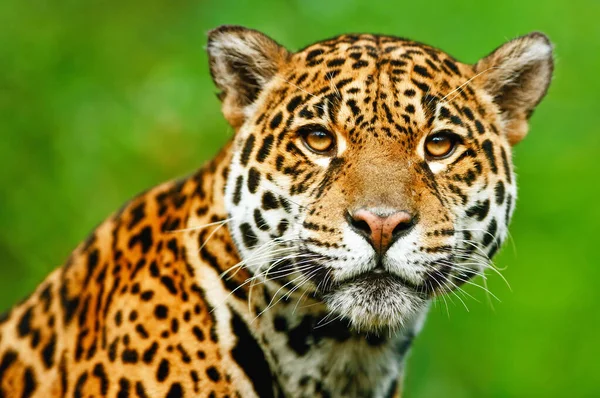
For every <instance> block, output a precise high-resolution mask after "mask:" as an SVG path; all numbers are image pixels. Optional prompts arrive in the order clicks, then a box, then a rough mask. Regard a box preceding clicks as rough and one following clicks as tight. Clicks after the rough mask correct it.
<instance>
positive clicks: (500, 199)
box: [494, 181, 506, 205]
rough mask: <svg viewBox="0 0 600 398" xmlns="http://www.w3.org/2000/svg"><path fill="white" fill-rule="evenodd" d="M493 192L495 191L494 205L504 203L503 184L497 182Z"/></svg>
mask: <svg viewBox="0 0 600 398" xmlns="http://www.w3.org/2000/svg"><path fill="white" fill-rule="evenodd" d="M494 190H495V191H496V204H498V205H501V204H502V203H504V194H505V192H506V190H505V189H504V183H503V182H502V181H498V183H497V184H496V188H495V189H494Z"/></svg>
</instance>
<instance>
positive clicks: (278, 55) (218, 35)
mask: <svg viewBox="0 0 600 398" xmlns="http://www.w3.org/2000/svg"><path fill="white" fill-rule="evenodd" d="M207 50H208V55H209V61H210V73H211V75H212V78H213V81H214V82H215V85H216V86H217V87H218V88H219V90H221V93H220V94H219V98H220V99H221V101H222V111H223V115H224V116H225V119H227V121H228V122H229V124H231V126H233V127H234V128H235V129H236V130H237V129H238V128H239V127H240V126H241V125H242V124H243V123H244V119H245V114H244V109H245V108H246V107H247V106H248V105H250V104H251V103H253V102H254V101H255V100H256V99H257V98H258V95H259V94H260V92H261V90H262V89H263V88H264V86H265V85H266V84H267V83H268V82H269V81H270V80H271V79H272V78H273V77H274V76H275V75H276V73H277V72H278V71H279V68H280V67H281V66H282V65H283V64H284V63H285V61H286V60H287V57H288V54H289V53H288V51H287V50H286V49H285V48H284V47H282V46H280V45H279V44H277V43H276V42H275V41H274V40H273V39H271V38H269V37H268V36H266V35H264V34H262V33H260V32H258V31H256V30H252V29H248V28H244V27H241V26H231V25H224V26H220V27H218V28H216V29H213V30H211V31H210V32H209V33H208V46H207Z"/></svg>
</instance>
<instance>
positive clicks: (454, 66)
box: [444, 59, 460, 76]
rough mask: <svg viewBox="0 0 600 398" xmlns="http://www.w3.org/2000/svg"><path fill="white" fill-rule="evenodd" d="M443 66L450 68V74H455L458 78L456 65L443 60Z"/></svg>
mask: <svg viewBox="0 0 600 398" xmlns="http://www.w3.org/2000/svg"><path fill="white" fill-rule="evenodd" d="M444 65H446V66H447V67H448V68H450V70H451V71H452V72H454V73H455V74H457V75H459V76H460V71H459V70H458V67H457V66H456V64H455V63H454V62H452V61H450V60H449V59H445V60H444Z"/></svg>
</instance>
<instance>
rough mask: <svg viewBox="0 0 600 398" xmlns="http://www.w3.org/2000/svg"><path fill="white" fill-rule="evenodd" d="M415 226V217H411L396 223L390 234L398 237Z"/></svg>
mask: <svg viewBox="0 0 600 398" xmlns="http://www.w3.org/2000/svg"><path fill="white" fill-rule="evenodd" d="M414 226H415V219H414V218H411V219H410V220H407V221H402V222H400V223H398V225H396V227H395V228H394V229H393V231H392V236H394V237H398V236H401V235H404V234H406V233H407V232H409V231H410V230H411V229H412V228H413V227H414Z"/></svg>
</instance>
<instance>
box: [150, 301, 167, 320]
mask: <svg viewBox="0 0 600 398" xmlns="http://www.w3.org/2000/svg"><path fill="white" fill-rule="evenodd" d="M168 315H169V309H168V308H167V306H166V305H163V304H158V305H157V306H156V307H154V316H155V317H156V318H157V319H166V318H167V316H168Z"/></svg>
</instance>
